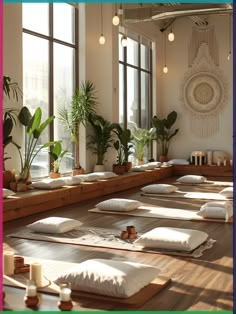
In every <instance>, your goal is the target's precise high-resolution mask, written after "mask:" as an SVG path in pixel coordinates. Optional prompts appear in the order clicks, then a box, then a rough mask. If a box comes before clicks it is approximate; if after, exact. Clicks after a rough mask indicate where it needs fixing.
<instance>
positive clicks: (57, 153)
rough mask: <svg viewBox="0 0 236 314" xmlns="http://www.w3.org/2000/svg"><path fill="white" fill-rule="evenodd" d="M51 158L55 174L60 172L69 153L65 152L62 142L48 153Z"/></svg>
mask: <svg viewBox="0 0 236 314" xmlns="http://www.w3.org/2000/svg"><path fill="white" fill-rule="evenodd" d="M48 153H49V155H50V157H51V158H52V159H53V163H52V165H53V172H55V173H59V172H60V165H61V162H62V159H63V157H64V156H65V155H66V154H67V153H68V150H63V149H62V145H61V141H56V142H55V143H54V145H53V147H52V150H51V151H49V152H48Z"/></svg>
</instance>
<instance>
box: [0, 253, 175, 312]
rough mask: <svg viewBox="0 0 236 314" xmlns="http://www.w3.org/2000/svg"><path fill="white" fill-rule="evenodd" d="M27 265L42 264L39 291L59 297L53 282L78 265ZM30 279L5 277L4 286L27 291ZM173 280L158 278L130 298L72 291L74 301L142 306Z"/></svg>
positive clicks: (28, 260)
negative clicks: (87, 300)
mask: <svg viewBox="0 0 236 314" xmlns="http://www.w3.org/2000/svg"><path fill="white" fill-rule="evenodd" d="M24 260H25V263H27V264H31V263H33V262H37V263H40V264H41V265H42V272H43V278H44V279H43V282H42V285H41V287H38V289H37V290H38V291H39V292H41V293H46V294H52V295H58V294H59V291H60V288H59V286H57V285H56V284H55V283H54V282H53V281H54V280H55V279H56V278H57V277H58V275H59V274H60V273H62V272H64V271H66V270H69V269H70V268H72V267H74V266H75V265H76V263H69V262H60V261H54V260H47V259H40V258H32V257H24ZM28 279H29V273H21V274H15V275H12V276H6V275H4V276H3V284H4V285H5V286H9V287H14V288H21V289H25V288H26V284H27V280H28ZM170 282H171V279H170V278H168V277H165V276H158V277H157V278H155V279H154V280H153V281H152V282H151V283H149V284H148V285H147V286H145V287H144V288H143V289H141V290H140V291H139V292H137V293H135V294H134V295H132V296H131V297H129V298H118V297H110V296H105V295H98V294H95V293H89V292H83V291H74V290H73V291H72V300H74V301H77V300H78V301H79V303H81V301H82V300H83V299H91V300H97V301H101V302H109V303H112V302H114V303H119V304H124V305H127V306H131V307H132V306H135V307H137V306H141V305H143V304H144V303H146V302H147V301H148V300H149V299H151V298H152V297H153V296H154V295H156V294H158V293H159V292H160V291H162V290H163V289H164V288H165V287H166V286H167V285H168V284H169V283H170Z"/></svg>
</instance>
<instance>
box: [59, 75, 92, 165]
mask: <svg viewBox="0 0 236 314" xmlns="http://www.w3.org/2000/svg"><path fill="white" fill-rule="evenodd" d="M96 104H97V102H96V96H95V87H94V84H93V83H92V82H91V81H89V80H86V81H85V82H82V83H81V86H80V88H78V89H77V90H76V92H75V94H74V95H73V97H72V101H71V105H70V106H69V107H67V106H64V107H62V108H60V109H59V110H58V114H59V120H60V121H61V122H62V123H63V124H64V126H65V128H66V130H67V131H69V132H70V135H71V141H72V143H74V144H75V168H76V169H80V168H81V166H80V162H79V127H80V125H81V124H83V125H84V126H85V124H86V122H87V121H88V117H89V115H90V114H94V113H95V108H96Z"/></svg>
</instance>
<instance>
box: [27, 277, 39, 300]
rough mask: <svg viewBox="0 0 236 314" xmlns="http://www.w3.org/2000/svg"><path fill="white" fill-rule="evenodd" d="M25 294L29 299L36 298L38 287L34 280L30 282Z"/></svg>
mask: <svg viewBox="0 0 236 314" xmlns="http://www.w3.org/2000/svg"><path fill="white" fill-rule="evenodd" d="M25 294H26V296H27V297H34V296H36V295H37V287H36V283H35V281H34V280H28V282H27V286H26V293H25Z"/></svg>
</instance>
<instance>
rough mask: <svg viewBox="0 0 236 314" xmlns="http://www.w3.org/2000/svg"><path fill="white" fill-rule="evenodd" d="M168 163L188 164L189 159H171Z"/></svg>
mask: <svg viewBox="0 0 236 314" xmlns="http://www.w3.org/2000/svg"><path fill="white" fill-rule="evenodd" d="M168 164H169V165H189V161H187V160H186V159H171V160H169V161H168Z"/></svg>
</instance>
